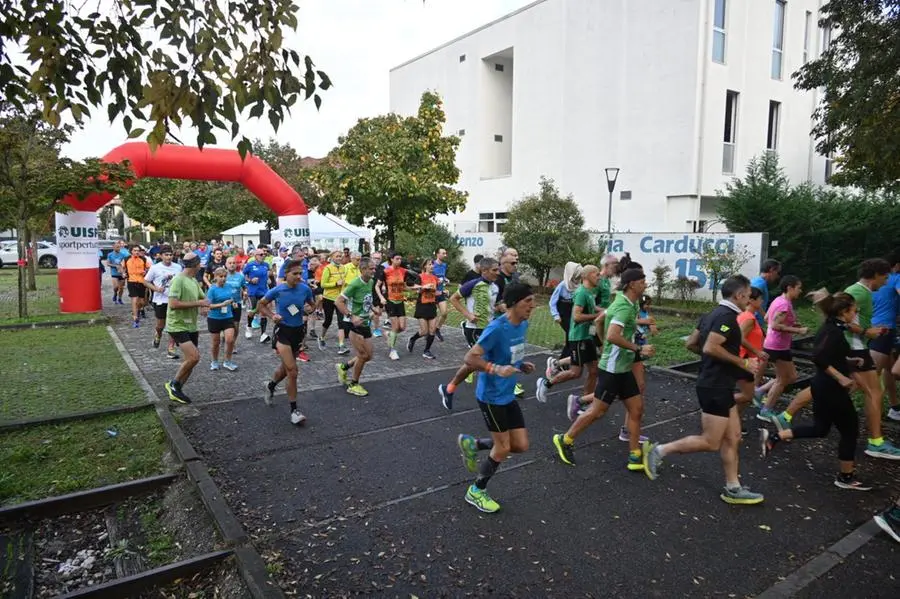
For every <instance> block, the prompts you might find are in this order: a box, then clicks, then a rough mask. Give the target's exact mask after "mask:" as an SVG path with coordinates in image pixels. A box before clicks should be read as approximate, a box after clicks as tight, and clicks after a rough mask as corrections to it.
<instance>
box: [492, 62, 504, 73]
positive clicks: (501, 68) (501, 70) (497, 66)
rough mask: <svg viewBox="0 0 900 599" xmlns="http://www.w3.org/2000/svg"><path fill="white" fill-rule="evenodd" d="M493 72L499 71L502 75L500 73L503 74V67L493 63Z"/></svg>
mask: <svg viewBox="0 0 900 599" xmlns="http://www.w3.org/2000/svg"><path fill="white" fill-rule="evenodd" d="M494 70H495V71H500V72H501V73H502V72H503V65H502V64H500V63H495V64H494Z"/></svg>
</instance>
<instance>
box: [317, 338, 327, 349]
mask: <svg viewBox="0 0 900 599" xmlns="http://www.w3.org/2000/svg"><path fill="white" fill-rule="evenodd" d="M318 341H319V351H325V339H323V338H322V337H319V340H318Z"/></svg>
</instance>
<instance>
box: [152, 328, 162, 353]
mask: <svg viewBox="0 0 900 599" xmlns="http://www.w3.org/2000/svg"><path fill="white" fill-rule="evenodd" d="M160 341H162V334H161V333H160V332H159V331H155V332H154V333H153V348H154V349H156V348H158V347H159V342H160Z"/></svg>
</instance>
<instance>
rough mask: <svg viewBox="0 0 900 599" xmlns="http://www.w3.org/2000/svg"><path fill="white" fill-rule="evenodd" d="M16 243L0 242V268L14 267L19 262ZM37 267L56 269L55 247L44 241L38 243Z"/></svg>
mask: <svg viewBox="0 0 900 599" xmlns="http://www.w3.org/2000/svg"><path fill="white" fill-rule="evenodd" d="M17 243H18V242H16V241H3V242H0V268H2V267H4V266H15V265H16V264H17V263H18V261H19V250H18V248H17V247H16V245H17ZM37 246H38V266H40V267H41V268H56V246H55V245H54V244H52V243H47V242H46V241H38V244H37Z"/></svg>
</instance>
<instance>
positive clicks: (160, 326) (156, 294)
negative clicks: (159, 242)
mask: <svg viewBox="0 0 900 599" xmlns="http://www.w3.org/2000/svg"><path fill="white" fill-rule="evenodd" d="M173 255H174V254H173V252H172V247H171V246H168V245H164V246H162V247H161V248H160V249H159V256H160V258H162V260H161V261H160V262H157V263H156V264H154V265H153V266H151V267H150V270H148V271H147V275H146V276H145V277H144V285H145V286H146V287H147V289H149V290H150V291H152V292H153V313H154V314H155V315H156V332H155V333H154V334H153V347H159V343H160V341H161V340H162V333H163V330H164V329H165V328H166V313H167V312H168V309H169V294H168V290H169V286H170V285H171V284H172V280H173V279H174V278H175V276H176V275H177V274H178V273H180V272H181V270H182V268H181V265H180V264H176V263H174V262H173V261H172V257H173ZM166 356H168V357H169V358H172V359H173V360H177V359H178V354H177V353H176V352H175V340H174V339H172V337H171V336H169V346H168V349H167V350H166Z"/></svg>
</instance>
